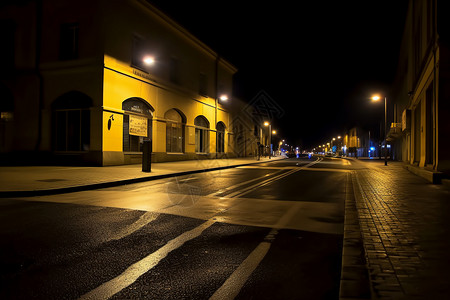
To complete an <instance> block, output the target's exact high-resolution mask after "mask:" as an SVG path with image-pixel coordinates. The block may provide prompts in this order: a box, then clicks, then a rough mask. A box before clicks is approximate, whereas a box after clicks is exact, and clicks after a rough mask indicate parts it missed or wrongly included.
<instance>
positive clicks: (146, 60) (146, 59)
mask: <svg viewBox="0 0 450 300" xmlns="http://www.w3.org/2000/svg"><path fill="white" fill-rule="evenodd" d="M143 61H144V63H145V64H146V65H153V64H154V63H155V58H154V57H152V56H146V57H144V59H143Z"/></svg>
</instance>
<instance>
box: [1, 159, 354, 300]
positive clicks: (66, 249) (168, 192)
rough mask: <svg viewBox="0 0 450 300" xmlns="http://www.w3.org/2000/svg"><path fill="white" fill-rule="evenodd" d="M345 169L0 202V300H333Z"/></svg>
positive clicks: (188, 179)
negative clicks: (234, 299)
mask: <svg viewBox="0 0 450 300" xmlns="http://www.w3.org/2000/svg"><path fill="white" fill-rule="evenodd" d="M352 167H353V166H352V165H350V163H349V162H348V161H347V160H343V159H329V158H326V159H325V160H321V159H319V160H317V159H316V158H313V159H307V158H301V159H295V158H294V159H289V160H283V161H276V162H271V163H261V164H258V165H253V166H244V167H238V168H233V169H226V170H221V171H213V172H205V173H199V174H192V175H186V176H181V177H175V178H169V179H163V180H155V181H150V182H145V183H138V184H132V185H126V186H120V187H114V188H108V189H101V190H94V191H86V192H77V193H71V194H64V195H53V196H45V197H44V196H42V197H33V198H22V199H13V198H11V199H2V200H1V201H0V224H1V227H0V236H1V239H0V249H1V250H0V251H1V252H0V264H1V268H0V270H1V271H0V279H1V286H0V298H1V299H210V298H211V299H233V298H236V299H338V295H339V278H340V268H341V255H342V231H343V220H344V202H345V199H346V197H347V195H346V185H347V184H348V181H349V178H350V173H349V172H348V170H351V169H352Z"/></svg>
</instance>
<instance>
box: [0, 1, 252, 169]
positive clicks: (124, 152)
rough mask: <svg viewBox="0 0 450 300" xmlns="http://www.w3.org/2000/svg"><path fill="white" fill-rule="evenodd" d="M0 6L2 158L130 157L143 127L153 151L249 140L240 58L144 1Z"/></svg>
mask: <svg viewBox="0 0 450 300" xmlns="http://www.w3.org/2000/svg"><path fill="white" fill-rule="evenodd" d="M11 3H15V2H11ZM0 7H1V11H0V23H1V26H0V28H1V29H0V30H1V35H2V47H0V49H1V50H0V51H1V55H0V67H1V68H0V73H1V74H0V93H1V97H2V100H1V104H0V105H1V106H0V111H1V123H0V133H1V139H0V153H1V155H2V157H3V159H4V160H9V159H10V158H15V159H18V160H19V161H20V160H23V162H26V161H28V160H29V158H30V157H31V158H34V159H39V160H41V159H44V158H47V159H48V161H52V162H54V161H61V162H80V163H91V164H95V165H103V166H106V165H120V164H131V163H139V162H140V161H141V151H142V145H143V142H144V140H149V139H151V140H152V141H153V158H152V159H153V161H156V162H161V161H176V160H186V159H202V158H215V157H223V156H239V155H248V154H249V153H254V152H255V149H254V148H255V147H256V137H254V135H253V132H252V128H253V126H252V125H250V124H249V123H251V120H249V119H248V118H246V116H245V115H244V114H241V113H240V111H241V108H242V106H243V105H244V104H242V103H239V104H238V103H237V102H238V101H237V100H235V99H231V96H232V80H233V74H234V73H235V72H236V71H237V69H236V68H235V67H234V66H233V65H231V64H230V63H229V62H227V61H226V60H224V59H222V58H221V57H220V56H219V55H218V54H217V53H216V52H214V51H213V50H211V49H210V48H209V47H208V46H207V45H205V44H204V43H202V42H201V41H200V40H198V39H197V38H196V37H194V36H193V35H191V34H190V33H189V32H187V31H186V30H185V29H184V28H182V27H181V26H179V25H178V24H177V23H175V22H174V21H172V20H171V19H170V18H168V17H167V16H166V15H165V14H163V13H162V12H161V11H159V10H157V9H156V8H155V7H153V6H152V5H150V4H149V3H148V2H147V1H144V0H121V1H119V0H111V1H100V0H89V1H87V0H65V1H60V0H35V1H33V0H29V1H26V0H24V1H18V2H17V3H15V4H10V5H6V4H2V5H1V6H0ZM205 26H206V25H205ZM221 96H224V97H228V98H230V99H229V100H228V102H226V101H222V100H220V99H219V98H220V97H221ZM216 100H217V101H216ZM239 107H241V108H239ZM238 119H241V121H239V122H238V121H236V120H238ZM234 125H236V126H235V127H234V128H233V126H234ZM244 127H245V128H244ZM236 133H237V135H236Z"/></svg>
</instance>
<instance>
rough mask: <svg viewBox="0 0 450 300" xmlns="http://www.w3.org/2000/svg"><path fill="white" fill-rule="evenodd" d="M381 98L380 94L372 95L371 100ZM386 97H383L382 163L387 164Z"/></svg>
mask: <svg viewBox="0 0 450 300" xmlns="http://www.w3.org/2000/svg"><path fill="white" fill-rule="evenodd" d="M380 99H381V97H380V96H378V95H374V96H373V97H372V101H379V100H380ZM386 116H387V97H384V165H385V166H387V144H386V136H387V134H386V130H387V128H386V127H387V126H386V125H387V120H386Z"/></svg>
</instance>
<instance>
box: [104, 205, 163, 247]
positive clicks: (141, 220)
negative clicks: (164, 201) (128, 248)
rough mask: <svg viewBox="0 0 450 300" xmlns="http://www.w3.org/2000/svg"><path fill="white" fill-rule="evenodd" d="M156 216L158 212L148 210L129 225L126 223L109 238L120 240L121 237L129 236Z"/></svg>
mask: <svg viewBox="0 0 450 300" xmlns="http://www.w3.org/2000/svg"><path fill="white" fill-rule="evenodd" d="M158 216H159V213H155V212H150V211H147V212H145V213H144V214H143V215H142V216H140V217H139V219H138V220H137V221H136V222H134V223H133V224H131V225H128V226H127V227H126V228H124V229H123V230H121V231H119V232H117V233H116V234H115V235H114V236H113V237H112V238H111V240H120V239H122V238H124V237H127V236H129V235H130V234H133V233H134V232H136V231H138V230H139V229H141V228H142V227H144V226H145V225H147V224H148V223H150V222H152V221H154V220H156V218H157V217H158Z"/></svg>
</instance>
